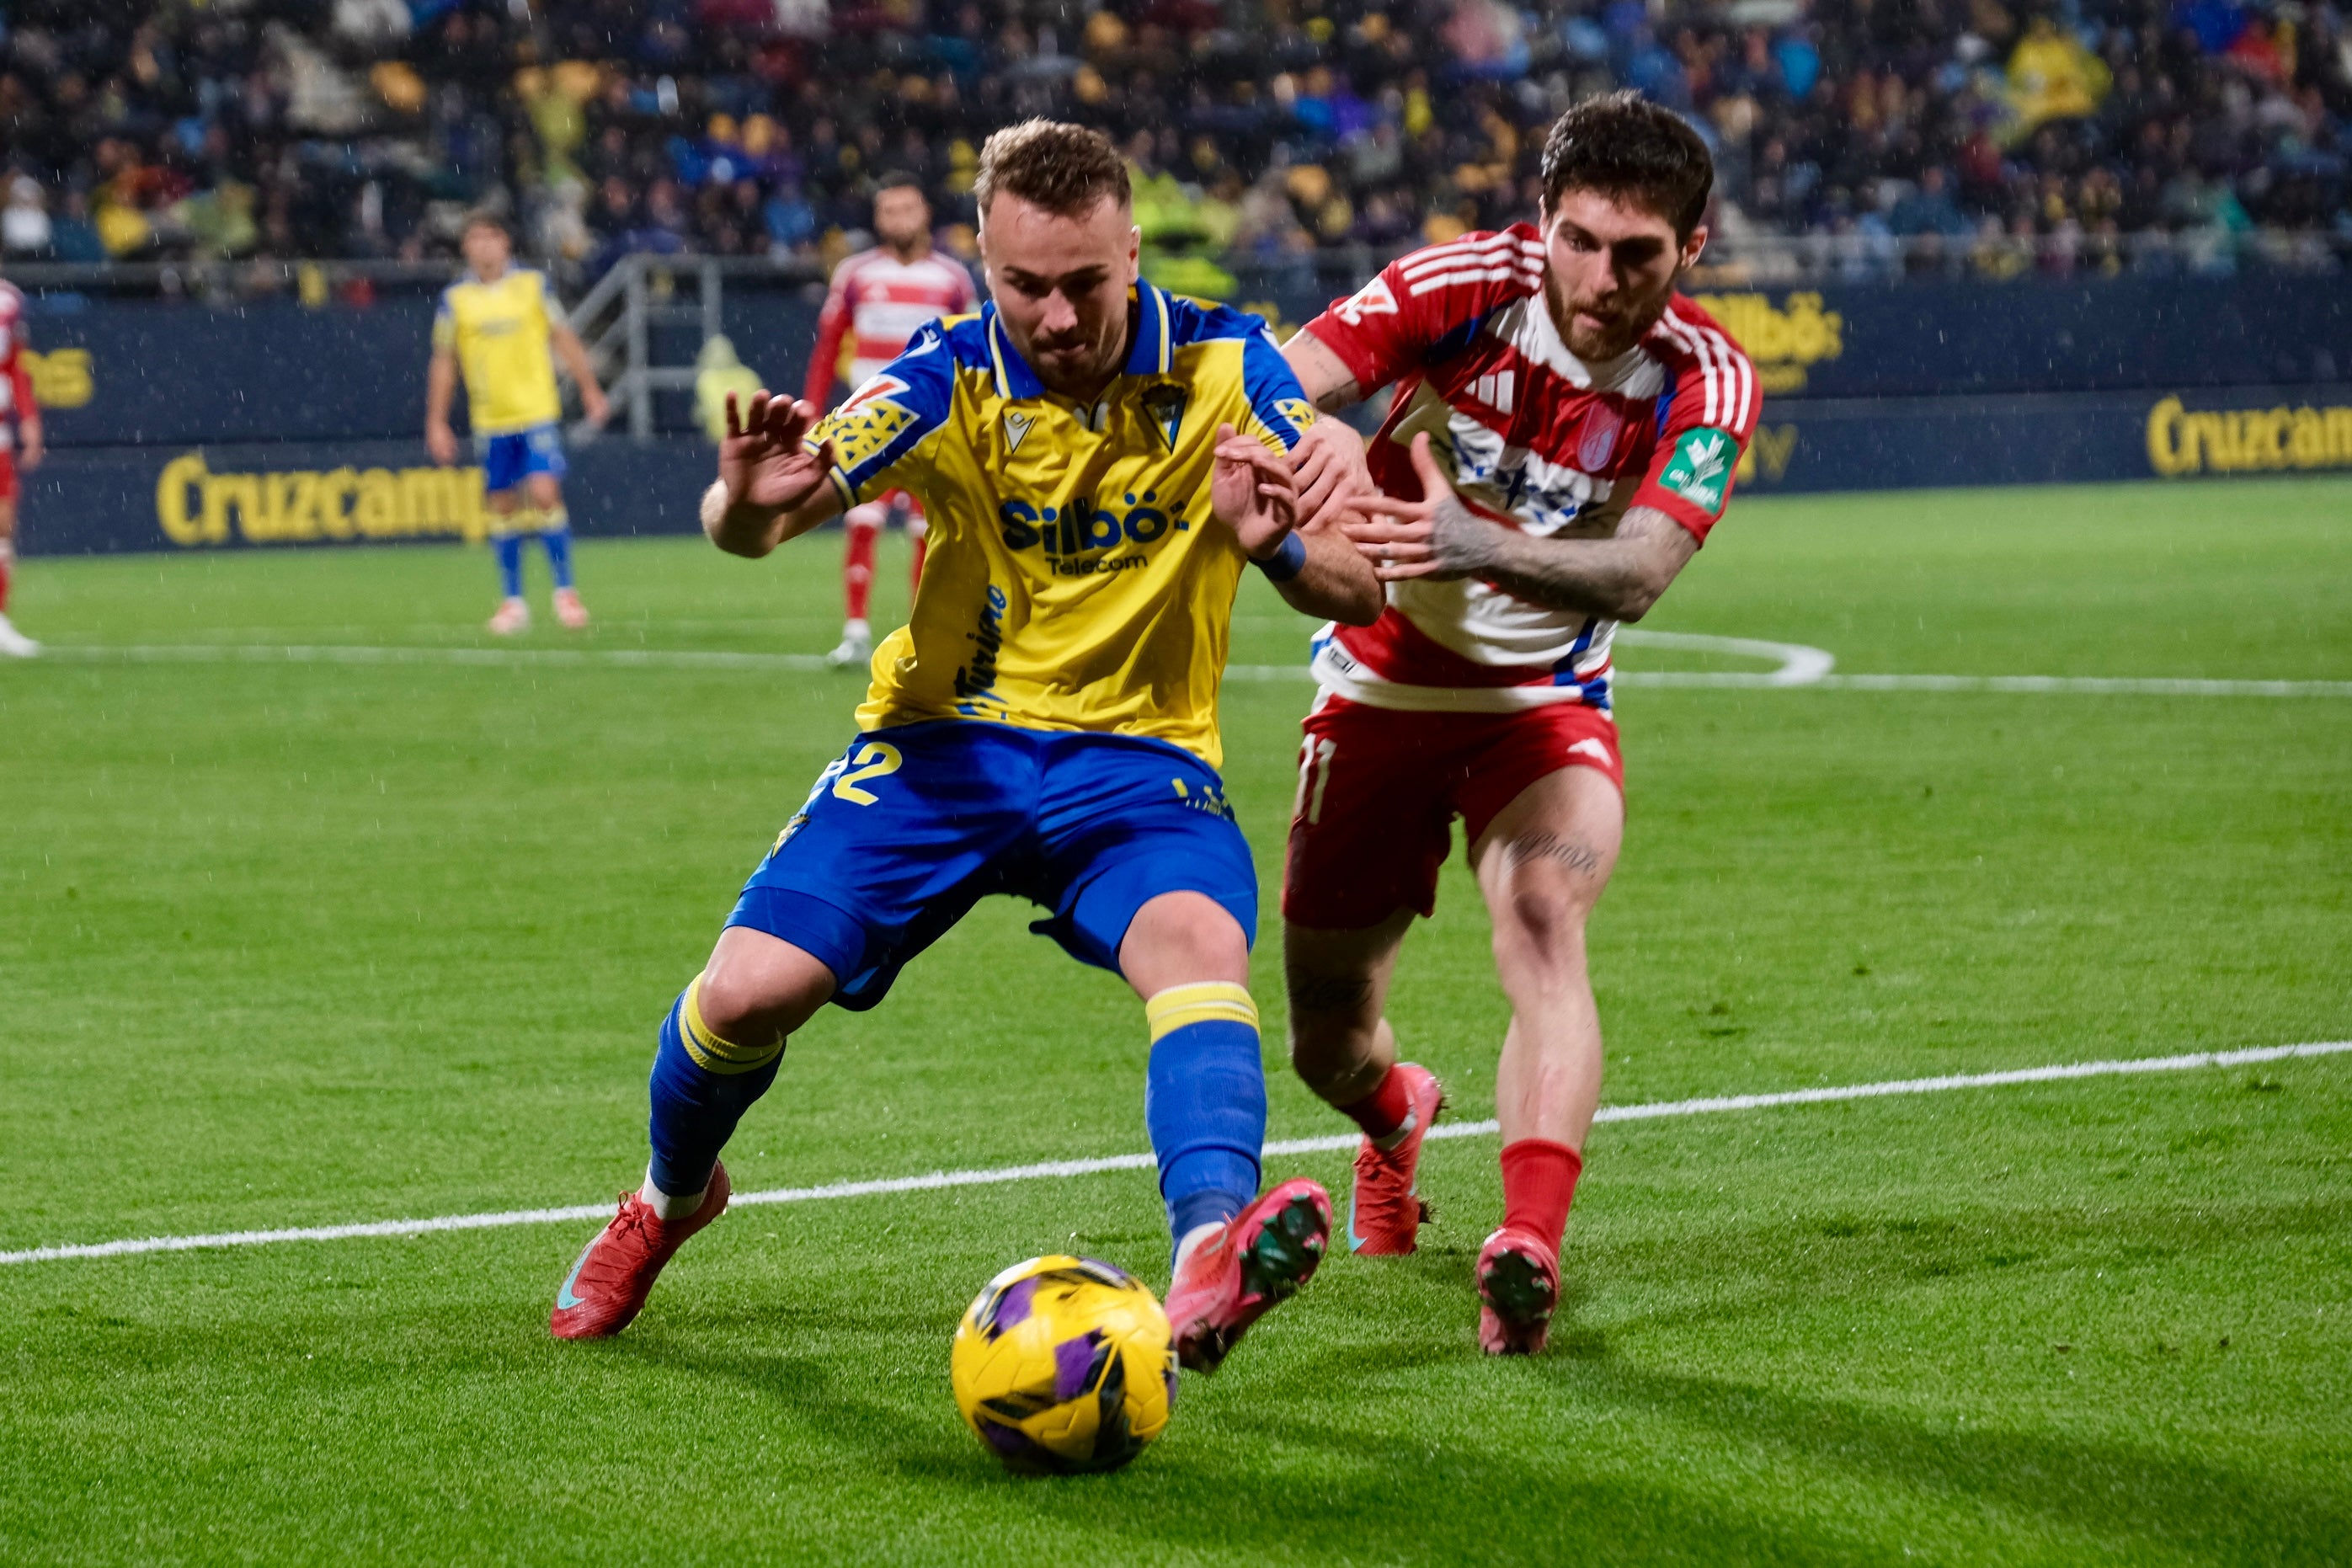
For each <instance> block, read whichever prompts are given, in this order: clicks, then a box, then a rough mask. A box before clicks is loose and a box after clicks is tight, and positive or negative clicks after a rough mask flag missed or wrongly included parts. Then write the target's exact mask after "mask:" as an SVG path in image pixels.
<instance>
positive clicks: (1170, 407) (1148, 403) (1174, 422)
mask: <svg viewBox="0 0 2352 1568" xmlns="http://www.w3.org/2000/svg"><path fill="white" fill-rule="evenodd" d="M1185 401H1186V400H1185V396H1184V389H1183V388H1182V387H1181V386H1171V385H1169V384H1167V383H1165V382H1161V383H1158V384H1153V385H1151V386H1147V387H1145V388H1144V389H1143V398H1142V403H1143V412H1144V413H1145V414H1146V415H1147V416H1150V420H1151V426H1152V428H1153V429H1155V430H1157V431H1159V432H1160V439H1161V440H1163V441H1165V442H1167V443H1168V449H1169V450H1170V451H1171V452H1173V451H1174V450H1175V449H1176V437H1178V435H1179V434H1180V433H1181V431H1182V430H1183V428H1184V405H1185Z"/></svg>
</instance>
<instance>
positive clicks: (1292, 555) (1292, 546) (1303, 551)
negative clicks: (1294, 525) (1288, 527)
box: [1250, 533, 1307, 583]
mask: <svg viewBox="0 0 2352 1568" xmlns="http://www.w3.org/2000/svg"><path fill="white" fill-rule="evenodd" d="M1250 564H1251V565H1253V566H1255V567H1256V568H1257V569H1258V570H1259V571H1261V572H1263V573H1265V580H1266V581H1267V582H1269V583H1287V582H1289V581H1290V580H1291V579H1292V578H1293V577H1296V576H1297V575H1298V574H1300V573H1301V572H1304V571H1305V570H1307V541H1305V540H1303V539H1301V538H1299V537H1298V535H1297V534H1296V533H1286V534H1284V535H1283V536H1282V543H1281V545H1280V546H1279V547H1278V548H1277V549H1276V551H1275V552H1274V553H1273V554H1271V555H1268V556H1266V557H1265V559H1263V560H1261V559H1259V558H1258V557H1257V556H1255V555H1253V556H1251V557H1250Z"/></svg>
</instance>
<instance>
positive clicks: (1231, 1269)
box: [1167, 1177, 1331, 1373]
mask: <svg viewBox="0 0 2352 1568" xmlns="http://www.w3.org/2000/svg"><path fill="white" fill-rule="evenodd" d="M1330 1234H1331V1196H1330V1194H1328V1193H1326V1192H1325V1191H1324V1190H1323V1188H1322V1186H1321V1184H1318V1183H1316V1182H1310V1181H1307V1179H1305V1178H1304V1177H1300V1178H1297V1179H1296V1180H1293V1181H1287V1182H1285V1183H1283V1184H1281V1185H1280V1186H1278V1187H1276V1188H1275V1189H1274V1190H1273V1191H1272V1192H1269V1193H1267V1194H1265V1195H1264V1196H1263V1197H1260V1198H1259V1199H1258V1200H1257V1202H1255V1203H1254V1204H1252V1205H1250V1206H1249V1207H1247V1208H1245V1209H1244V1210H1242V1212H1241V1213H1239V1214H1237V1215H1234V1217H1233V1218H1231V1219H1229V1220H1227V1221H1226V1222H1225V1224H1224V1228H1223V1229H1222V1230H1219V1231H1218V1232H1217V1233H1216V1234H1215V1235H1213V1236H1211V1237H1207V1238H1206V1239H1205V1240H1203V1241H1202V1242H1201V1243H1200V1244H1199V1245H1198V1246H1196V1247H1193V1248H1192V1251H1191V1252H1189V1253H1187V1254H1186V1255H1185V1256H1184V1257H1183V1258H1182V1259H1181V1260H1180V1261H1179V1262H1178V1264H1177V1266H1176V1278H1175V1279H1174V1280H1173V1281H1172V1282H1171V1284H1170V1285H1169V1287H1168V1302H1167V1307H1168V1321H1169V1324H1170V1325H1171V1327H1172V1328H1173V1329H1174V1330H1175V1332H1176V1357H1177V1359H1178V1360H1179V1361H1181V1363H1183V1364H1184V1365H1186V1366H1188V1367H1190V1368H1192V1370H1193V1371H1194V1372H1200V1373H1211V1372H1214V1371H1216V1370H1217V1368H1218V1367H1219V1366H1220V1365H1221V1364H1222V1363H1223V1361H1224V1359H1225V1357H1226V1356H1227V1355H1228V1354H1229V1353H1231V1352H1232V1351H1233V1348H1234V1345H1236V1344H1238V1343H1240V1342H1241V1337H1242V1335H1244V1333H1246V1332H1248V1331H1249V1326H1250V1325H1251V1324H1252V1323H1255V1322H1256V1321H1258V1320H1259V1319H1260V1318H1262V1317H1264V1316H1265V1314H1266V1312H1267V1311H1268V1310H1270V1309H1271V1308H1273V1307H1274V1306H1275V1304H1276V1303H1277V1302H1279V1301H1282V1300H1286V1299H1287V1298H1288V1297H1289V1296H1290V1295H1291V1294H1292V1293H1293V1292H1295V1291H1297V1289H1298V1288H1299V1287H1300V1286H1301V1285H1304V1284H1306V1283H1307V1280H1309V1279H1313V1278H1314V1277H1315V1266H1316V1265H1317V1264H1318V1263H1320V1262H1322V1261H1323V1248H1324V1246H1325V1243H1326V1242H1327V1241H1328V1238H1329V1237H1330Z"/></svg>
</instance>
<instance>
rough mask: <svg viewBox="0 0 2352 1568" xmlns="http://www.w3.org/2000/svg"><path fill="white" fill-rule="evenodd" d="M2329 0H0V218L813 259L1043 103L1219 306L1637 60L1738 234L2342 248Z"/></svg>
mask: <svg viewBox="0 0 2352 1568" xmlns="http://www.w3.org/2000/svg"><path fill="white" fill-rule="evenodd" d="M2346 4H2347V0H1734V3H1733V4H1730V5H1725V4H1722V3H1721V0H1593V3H1589V4H1588V3H1585V0H1279V3H1275V0H1265V3H1263V4H1255V3H1252V0H1229V3H1227V4H1224V5H1219V4H1216V3H1214V0H1109V3H1108V4H1105V3H1103V0H1020V3H1018V4H1015V3H1014V0H929V4H928V5H917V4H915V3H914V0H842V3H841V4H837V5H833V6H831V7H830V8H828V7H827V5H825V4H824V0H537V3H536V4H525V3H523V0H331V3H329V4H325V5H294V4H291V3H289V0H210V3H208V4H198V5H158V4H154V3H153V0H125V4H124V5H121V6H119V7H110V8H108V10H107V13H106V16H105V19H104V20H103V21H102V22H101V21H99V20H97V19H94V18H93V17H92V16H91V14H90V13H89V8H88V6H87V5H79V4H77V3H76V0H14V3H13V4H12V5H11V6H10V8H9V11H8V19H7V22H6V25H5V31H0V159H5V168H0V176H5V178H6V188H7V194H6V199H5V208H0V247H5V249H6V251H7V252H8V254H10V255H23V256H34V255H41V254H54V255H55V256H58V257H59V258H64V257H67V256H68V254H71V255H74V256H81V257H89V256H91V255H103V256H111V257H116V258H141V259H146V258H179V257H197V256H202V257H220V258H227V257H247V256H250V257H253V258H256V259H257V260H258V261H269V260H278V261H285V260H292V259H297V258H330V257H394V256H397V257H411V258H415V257H428V256H445V255H448V254H452V253H453V252H454V247H455V244H456V239H457V236H456V234H455V232H454V224H455V221H456V217H457V214H459V213H461V212H462V211H463V210H465V208H466V207H467V205H471V204H476V203H484V202H487V203H490V204H493V205H499V206H500V207H502V208H503V209H504V210H507V211H509V212H511V213H512V214H513V215H514V216H515V217H516V219H517V221H518V224H519V226H520V232H521V233H522V234H524V235H525V236H526V237H528V242H529V243H530V244H531V245H532V246H534V247H538V248H540V249H541V250H542V251H543V252H544V253H545V254H548V255H550V256H552V257H554V258H558V259H561V260H570V261H574V262H578V263H580V264H581V265H582V266H583V267H585V268H592V269H593V268H595V267H599V266H609V265H610V264H611V262H612V261H613V260H614V259H615V258H618V257H621V256H624V255H626V254H629V253H630V252H632V251H656V252H664V253H676V252H688V251H692V252H709V253H715V254H720V255H729V256H748V255H761V254H764V255H768V256H772V257H780V258H799V259H802V260H803V261H808V262H816V261H818V260H820V259H821V258H824V257H826V256H828V255H838V254H841V253H843V252H845V250H846V249H847V248H848V247H849V246H850V244H851V243H852V236H853V235H855V234H856V232H857V231H858V230H859V229H860V227H861V226H862V225H863V224H864V222H865V215H866V210H867V207H868V205H869V203H870V199H871V196H872V193H873V188H874V184H875V181H876V179H877V176H878V175H879V174H880V173H881V172H882V171H884V170H885V169H888V168H907V169H909V170H912V171H913V172H915V173H916V174H918V175H919V177H920V178H921V179H922V180H923V181H924V183H925V184H927V185H928V186H929V194H930V196H931V199H932V204H933V206H934V209H935V210H936V211H937V213H938V214H939V215H940V219H941V221H942V223H943V224H944V225H946V226H948V228H950V229H953V228H955V227H956V226H962V227H963V228H965V229H966V230H968V228H969V226H970V224H971V221H972V217H973V214H972V213H971V204H970V200H969V191H970V184H971V172H972V168H973V165H974V160H975V157H976V150H977V148H978V145H979V143H980V142H981V141H982V139H983V138H984V137H985V136H986V134H987V133H988V132H989V131H991V130H992V129H994V128H995V127H997V126H999V125H1002V124H1004V123H1006V122H1008V121H1012V120H1014V119H1017V118H1020V117H1022V116H1024V115H1028V114H1037V113H1045V114H1055V115H1061V116H1066V117H1069V118H1074V119H1077V120H1081V121H1086V122H1088V123H1091V124H1095V125H1097V126H1099V127H1100V128H1102V129H1103V130H1105V131H1107V132H1109V133H1110V134H1111V135H1113V136H1114V137H1115V138H1116V139H1118V141H1119V142H1120V144H1121V146H1122V147H1124V148H1126V149H1127V150H1128V153H1129V158H1130V160H1131V161H1132V163H1133V164H1134V168H1135V177H1136V182H1137V191H1138V218H1139V223H1141V224H1142V226H1143V227H1144V230H1145V244H1146V261H1147V265H1148V266H1149V267H1150V268H1151V269H1152V274H1153V276H1154V277H1155V278H1161V279H1167V280H1169V281H1171V284H1173V285H1175V286H1181V287H1197V288H1203V289H1212V290H1215V291H1221V290H1222V289H1223V287H1224V286H1226V285H1228V284H1229V283H1230V280H1231V279H1233V278H1234V276H1235V269H1236V268H1255V269H1256V271H1257V272H1258V273H1265V272H1266V271H1268V270H1271V271H1272V272H1274V273H1276V274H1281V273H1286V272H1298V271H1300V270H1301V269H1308V270H1311V269H1312V268H1313V265H1314V258H1315V254H1316V253H1317V252H1318V251H1322V250H1331V249H1334V248H1349V247H1361V248H1362V250H1363V251H1369V252H1388V251H1392V250H1394V249H1396V248H1399V247H1404V246H1409V245H1412V244H1414V243H1418V242H1423V241H1426V240H1430V239H1442V238H1444V237H1448V236H1451V235H1454V234H1458V233H1461V232H1463V231H1464V230H1465V229H1466V228H1468V227H1472V226H1491V225H1494V224H1496V223H1500V222H1504V221H1507V220H1509V219H1510V218H1513V217H1517V216H1525V215H1526V214H1527V212H1528V210H1529V208H1530V207H1531V205H1532V194H1533V191H1534V186H1533V184H1532V183H1531V182H1532V180H1533V177H1534V174H1535V172H1536V164H1537V160H1538V154H1539V151H1540V148H1541V145H1542V132H1543V130H1544V128H1545V127H1546V125H1547V124H1548V123H1549V121H1550V120H1551V119H1552V117H1553V116H1555V115H1556V114H1558V113H1559V110H1561V109H1562V108H1564V107H1565V106H1566V105H1568V104H1569V103H1570V102H1572V101H1574V100H1576V99H1577V98H1578V97H1580V95H1583V94H1587V93H1591V92H1594V91H1598V90H1601V89H1606V88H1609V87H1611V86H1613V85H1618V84H1628V85H1632V86H1633V87H1635V88H1637V89H1640V90H1641V91H1643V92H1644V93H1645V94H1647V95H1649V96H1651V97H1653V98H1654V99H1656V100H1659V101H1661V102H1664V103H1666V104H1668V105H1669V106H1671V107H1673V108H1675V110H1678V111H1680V112H1683V113H1685V114H1686V115H1687V116H1689V117H1690V118H1691V120H1692V121H1693V122H1694V124H1695V125H1696V126H1697V127H1698V128H1699V129H1700V131H1701V132H1702V134H1703V135H1704V136H1705V137H1706V138H1707V140H1708V142H1709V143H1710V145H1711V146H1712V147H1713V148H1714V150H1715V152H1716V154H1717V163H1718V170H1719V181H1718V192H1719V199H1718V204H1717V214H1716V217H1715V224H1716V227H1717V232H1718V234H1719V235H1720V236H1721V237H1723V241H1724V243H1723V244H1722V245H1721V246H1719V247H1717V248H1718V252H1719V253H1729V254H1730V255H1732V256H1733V257H1735V258H1736V257H1737V256H1738V255H1739V254H1741V253H1742V252H1743V250H1758V249H1759V247H1765V246H1767V244H1768V242H1769V240H1770V238H1771V237H1773V236H1776V235H1777V236H1799V237H1808V236H1827V237H1834V240H1833V247H1832V248H1833V249H1834V252H1835V254H1836V255H1838V256H1839V257H1840V258H1843V259H1842V260H1841V262H1840V265H1841V266H1848V267H1858V268H1863V269H1864V270H1883V269H1886V268H1893V267H1896V266H1898V265H1900V263H1899V262H1898V261H1896V260H1895V258H1896V257H1897V256H1898V255H1900V254H1903V253H1904V247H1906V245H1907V246H1908V247H1910V249H1909V254H1911V255H1913V256H1915V257H1916V256H1918V255H1922V254H1930V255H1932V254H1942V255H1946V256H1948V257H1950V258H1953V264H1954V265H1961V264H1962V261H1961V258H1974V259H1973V261H1972V262H1969V263H1968V264H1969V265H1973V266H1975V267H1977V268H1979V269H1980V270H1984V271H1987V272H1990V273H1993V274H2005V273H2014V272H2020V271H2026V270H2033V269H2038V268H2112V267H2114V266H2119V265H2122V264H2123V260H2124V258H2127V257H2131V256H2133V255H2136V254H2137V252H2138V250H2139V249H2144V248H2146V247H2135V246H2134V245H2133V244H2132V243H2131V242H2132V238H2133V237H2135V236H2138V235H2143V234H2147V233H2149V232H2150V231H2157V232H2163V233H2170V234H2174V235H2178V236H2180V237H2183V238H2182V244H2183V245H2184V246H2186V247H2188V249H2189V251H2190V252H2193V256H2194V260H2195V264H2197V265H2210V266H2222V265H2230V264H2231V258H2233V257H2235V256H2236V255H2238V254H2239V253H2240V252H2241V251H2242V250H2244V251H2248V252H2249V253H2256V252H2258V253H2260V254H2263V255H2266V256H2272V257H2313V256H2315V257H2318V258H2325V257H2326V256H2327V255H2329V254H2331V252H2330V251H2329V250H2328V248H2327V247H2326V246H2319V247H2313V246H2312V245H2310V244H2308V243H2307V242H2304V241H2297V240H2294V239H2290V238H2288V237H2287V236H2289V235H2291V234H2305V235H2311V234H2326V233H2329V232H2336V233H2339V234H2347V235H2352V213H2348V209H2347V165H2352V47H2347V30H2346V28H2345V25H2344V15H2343V7H2344V5H2346ZM26 181H29V182H30V183H31V188H30V189H29V190H27V189H26ZM1923 239H1927V240H1933V241H1935V242H1937V244H1940V245H1941V246H1942V247H1944V248H1943V249H1942V250H1941V251H1940V252H1937V251H1935V250H1934V249H1933V248H1932V247H1924V246H1923V245H1922V244H1921V242H1922V240H1923ZM942 243H950V241H949V240H948V239H947V236H946V234H945V233H944V232H943V235H942ZM2021 255H2022V256H2023V257H2024V258H2025V259H2024V261H2023V262H2022V264H2021V263H2020V261H2019V258H2020V256H2021ZM1363 261H1364V258H1363V257H1362V256H1361V255H1351V257H1350V258H1349V261H1348V262H1347V263H1346V264H1345V265H1347V266H1353V267H1358V268H1360V267H1361V265H1362V264H1363Z"/></svg>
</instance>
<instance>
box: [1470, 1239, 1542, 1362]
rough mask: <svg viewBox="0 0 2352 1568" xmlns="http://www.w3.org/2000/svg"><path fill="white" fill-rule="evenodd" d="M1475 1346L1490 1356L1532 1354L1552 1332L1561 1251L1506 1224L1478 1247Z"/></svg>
mask: <svg viewBox="0 0 2352 1568" xmlns="http://www.w3.org/2000/svg"><path fill="white" fill-rule="evenodd" d="M1477 1273H1478V1300H1479V1303H1480V1305H1479V1308H1478V1348H1479V1349H1481V1350H1483V1351H1485V1352H1486V1353H1487V1354H1488V1355H1533V1354H1535V1353H1536V1352H1538V1351H1540V1350H1542V1349H1543V1348H1544V1341H1545V1340H1546V1339H1547V1338H1548V1337H1549V1335H1550V1333H1551V1314H1552V1309H1553V1308H1555V1307H1557V1306H1559V1254H1558V1253H1556V1252H1554V1251H1553V1250H1552V1249H1551V1248H1550V1247H1546V1246H1545V1245H1544V1244H1543V1242H1542V1240H1541V1239H1540V1238H1539V1237H1537V1236H1536V1235H1535V1234H1534V1233H1533V1232H1532V1231H1526V1230H1513V1229H1510V1228H1509V1227H1507V1226H1506V1227H1505V1228H1504V1229H1501V1230H1498V1231H1496V1233H1495V1234H1494V1235H1492V1236H1490V1237H1487V1238H1486V1246H1484V1247H1480V1248H1479V1249H1478V1269H1477Z"/></svg>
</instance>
